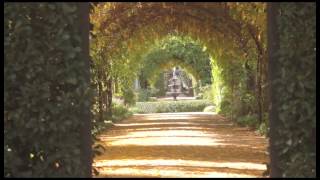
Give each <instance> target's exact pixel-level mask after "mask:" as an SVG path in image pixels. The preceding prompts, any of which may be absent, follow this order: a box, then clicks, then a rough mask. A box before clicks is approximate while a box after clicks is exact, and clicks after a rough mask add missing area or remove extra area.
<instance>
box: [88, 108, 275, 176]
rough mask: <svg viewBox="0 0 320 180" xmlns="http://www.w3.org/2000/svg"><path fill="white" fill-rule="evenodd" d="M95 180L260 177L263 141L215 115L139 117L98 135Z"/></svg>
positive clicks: (264, 153) (263, 166) (263, 165)
mask: <svg viewBox="0 0 320 180" xmlns="http://www.w3.org/2000/svg"><path fill="white" fill-rule="evenodd" d="M100 138H101V139H102V145H103V146H104V147H105V148H106V151H105V152H104V154H103V155H101V156H98V157H96V158H95V159H94V164H93V166H95V167H96V168H97V169H98V170H99V172H100V175H99V176H98V177H261V176H262V173H263V171H265V170H266V165H265V163H266V162H268V161H269V160H268V156H267V154H266V149H267V143H268V142H267V139H266V138H264V137H262V136H259V135H257V134H255V133H254V132H253V131H250V130H248V129H247V128H242V127H238V126H236V125H234V124H232V122H231V121H229V120H227V119H225V118H223V117H222V116H220V115H216V114H213V113H156V114H137V115H134V116H132V117H131V118H128V119H126V120H123V121H121V122H119V123H117V124H115V126H114V127H112V128H111V129H109V130H107V131H106V132H105V133H102V135H101V136H100Z"/></svg>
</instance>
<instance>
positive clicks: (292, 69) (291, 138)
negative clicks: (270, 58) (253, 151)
mask: <svg viewBox="0 0 320 180" xmlns="http://www.w3.org/2000/svg"><path fill="white" fill-rule="evenodd" d="M278 24H279V33H280V49H279V51H278V55H279V61H278V62H277V67H279V71H278V72H279V73H278V74H276V76H277V78H276V80H275V81H274V82H273V83H274V86H275V87H276V88H277V92H276V97H277V98H278V100H277V101H278V103H279V109H277V111H278V118H277V119H276V120H277V122H278V126H277V127H276V128H277V129H276V132H277V137H279V138H278V139H276V142H275V146H276V148H277V153H278V154H277V155H278V159H279V160H280V164H279V166H280V169H281V171H282V176H283V177H316V3H281V4H280V15H279V17H278Z"/></svg>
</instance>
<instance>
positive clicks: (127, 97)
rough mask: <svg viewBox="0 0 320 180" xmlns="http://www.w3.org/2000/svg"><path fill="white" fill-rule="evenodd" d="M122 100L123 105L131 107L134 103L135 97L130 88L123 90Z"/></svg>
mask: <svg viewBox="0 0 320 180" xmlns="http://www.w3.org/2000/svg"><path fill="white" fill-rule="evenodd" d="M122 92H123V100H124V104H125V105H129V106H132V105H134V104H135V102H136V97H135V94H134V92H133V90H132V89H131V88H127V89H123V90H122Z"/></svg>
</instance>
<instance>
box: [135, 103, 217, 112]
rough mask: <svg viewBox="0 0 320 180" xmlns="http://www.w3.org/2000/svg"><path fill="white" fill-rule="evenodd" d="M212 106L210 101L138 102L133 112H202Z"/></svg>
mask: <svg viewBox="0 0 320 180" xmlns="http://www.w3.org/2000/svg"><path fill="white" fill-rule="evenodd" d="M210 105H213V104H212V102H210V101H208V100H181V101H159V102H137V103H136V106H135V107H133V108H131V111H132V112H134V113H164V112H202V111H203V109H204V108H205V107H207V106H210Z"/></svg>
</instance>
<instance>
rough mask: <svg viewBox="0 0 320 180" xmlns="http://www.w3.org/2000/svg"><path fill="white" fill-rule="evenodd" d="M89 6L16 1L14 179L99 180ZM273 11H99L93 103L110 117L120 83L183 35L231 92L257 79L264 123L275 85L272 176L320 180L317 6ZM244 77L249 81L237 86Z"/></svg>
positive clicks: (11, 92) (9, 29)
mask: <svg viewBox="0 0 320 180" xmlns="http://www.w3.org/2000/svg"><path fill="white" fill-rule="evenodd" d="M84 6H87V8H88V5H79V4H76V3H69V4H67V3H50V4H49V3H36V4H33V3H21V4H15V3H5V8H4V166H5V167H4V176H6V177H49V176H50V177H71V176H81V177H83V176H91V175H90V174H91V173H90V172H91V169H90V168H88V167H90V164H91V162H92V159H91V154H90V153H88V152H87V149H88V148H90V147H89V145H88V144H90V142H89V141H88V140H87V139H86V140H85V138H84V137H85V136H86V135H85V133H86V132H89V131H87V130H88V128H90V126H88V124H85V123H84V122H86V121H85V120H86V119H84V118H86V117H88V116H87V114H86V113H85V111H84V110H86V111H87V110H88V109H89V108H88V104H89V103H90V101H91V99H90V98H89V94H90V93H88V92H90V90H88V87H89V86H88V82H89V81H88V77H89V76H87V75H86V73H83V72H85V71H88V70H89V68H88V67H87V66H86V65H85V63H83V62H86V63H87V62H88V61H86V60H87V59H89V58H87V56H88V54H89V53H88V52H87V49H88V43H87V42H86V38H83V37H86V36H87V35H86V34H88V32H86V31H85V30H83V29H86V28H85V27H87V26H88V25H89V22H88V21H87V20H85V19H87V18H88V17H87V15H89V12H88V11H86V10H85V8H84ZM267 9H268V13H265V12H266V3H99V4H97V5H96V6H94V7H93V8H92V12H91V14H90V20H91V23H92V24H93V30H92V32H91V34H90V48H91V49H90V50H91V51H90V55H91V68H90V70H91V83H92V86H91V90H97V91H98V95H97V96H93V101H94V102H99V103H98V104H101V105H103V106H101V107H104V108H105V109H104V110H103V111H108V110H109V108H108V104H111V102H112V98H111V97H112V84H113V82H114V79H119V81H121V83H122V84H123V85H127V86H129V85H130V81H128V79H130V77H135V76H132V75H136V74H134V73H136V72H137V71H131V67H133V68H138V67H139V63H140V61H137V62H136V61H134V60H133V59H135V58H141V57H142V55H143V52H146V50H147V49H148V47H150V46H152V45H153V44H154V42H155V41H157V40H161V39H162V38H163V37H165V36H166V35H167V34H169V33H174V32H179V34H180V35H181V36H190V37H191V38H192V39H195V40H199V41H200V42H201V43H202V44H203V45H205V46H206V47H207V49H208V52H209V54H210V55H211V56H213V55H215V56H213V57H214V59H217V61H214V62H216V64H214V65H211V68H212V75H213V76H215V75H214V73H217V72H219V73H220V74H221V82H223V83H225V84H226V85H227V86H226V89H227V91H230V92H232V90H233V89H234V88H236V87H244V86H243V85H244V84H247V85H250V83H249V82H250V79H251V77H253V79H254V80H255V81H256V82H255V83H254V86H253V88H251V87H250V86H249V87H248V88H247V90H250V89H251V90H253V94H254V96H255V98H256V99H257V102H256V103H257V107H259V108H258V109H259V110H258V111H257V112H258V114H260V115H262V113H261V112H262V111H266V108H267V107H268V106H267V105H268V104H269V103H268V100H267V98H266V97H268V93H267V91H266V89H264V88H263V87H270V88H271V91H270V92H271V94H270V96H271V98H270V101H271V103H272V106H271V111H270V112H271V113H270V123H272V124H270V140H272V141H270V142H271V151H270V153H271V176H272V177H275V176H281V177H288V176H289V177H315V174H316V172H315V167H316V161H315V159H316V148H315V145H316V141H315V139H316V136H315V135H316V130H315V127H316V125H315V124H316V118H315V117H316V116H315V114H316V106H315V104H316V103H315V97H316V93H315V90H316V88H315V87H316V82H315V79H316V78H315V74H316V73H315V72H316V63H315V62H316V61H315V57H316V56H315V50H316V48H315V47H316V45H315V44H316V38H315V37H316V35H315V33H316V30H315V27H316V23H315V22H316V21H315V20H316V16H315V14H316V8H315V3H279V4H278V3H275V4H269V7H268V8H267ZM267 14H268V49H269V51H268V60H269V61H268V62H267V61H266V59H267V58H266V57H267V54H266V52H267V51H266V49H267V48H266V33H267V32H266V15H267ZM217 42H218V43H217ZM269 65H270V66H269ZM268 66H269V67H268ZM215 70H216V71H215ZM268 70H270V72H269V73H267V71H268ZM131 72H132V73H131ZM239 73H240V74H241V73H242V74H243V73H244V74H247V75H246V76H244V77H245V78H240V80H241V81H240V82H239V83H234V82H238V80H239V79H237V78H239V76H237V74H239ZM250 74H251V75H250ZM267 76H269V77H270V80H271V82H270V83H267V84H266V82H267V80H266V79H267V78H266V77H267ZM216 88H217V87H216ZM229 96H231V97H232V93H231V94H229ZM102 97H103V98H102ZM225 97H228V94H227V95H226V96H225ZM225 97H224V98H225ZM259 111H260V112H259ZM87 119H90V118H87ZM82 120H83V121H82ZM71 132H72V133H71ZM88 157H89V158H88ZM90 159H91V160H90Z"/></svg>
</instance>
